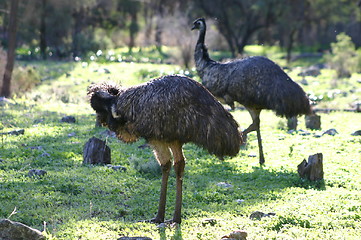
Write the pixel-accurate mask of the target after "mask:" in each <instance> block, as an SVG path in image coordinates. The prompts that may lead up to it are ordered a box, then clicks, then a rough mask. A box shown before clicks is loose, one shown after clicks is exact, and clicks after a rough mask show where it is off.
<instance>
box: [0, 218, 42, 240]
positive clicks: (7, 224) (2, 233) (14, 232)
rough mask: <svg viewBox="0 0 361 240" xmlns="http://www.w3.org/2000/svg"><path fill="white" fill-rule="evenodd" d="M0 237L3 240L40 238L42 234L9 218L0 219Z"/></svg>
mask: <svg viewBox="0 0 361 240" xmlns="http://www.w3.org/2000/svg"><path fill="white" fill-rule="evenodd" d="M0 239H4V240H24V239H26V240H42V239H45V237H44V236H43V234H42V233H41V232H40V231H39V230H37V229H34V228H31V227H29V226H26V225H25V224H22V223H19V222H13V221H11V220H9V219H1V220H0Z"/></svg>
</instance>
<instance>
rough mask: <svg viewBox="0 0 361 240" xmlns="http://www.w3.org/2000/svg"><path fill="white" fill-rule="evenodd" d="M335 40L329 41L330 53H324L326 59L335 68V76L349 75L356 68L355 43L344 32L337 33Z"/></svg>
mask: <svg viewBox="0 0 361 240" xmlns="http://www.w3.org/2000/svg"><path fill="white" fill-rule="evenodd" d="M336 40H337V42H334V43H331V48H332V53H331V54H329V55H326V60H327V62H328V63H329V64H330V66H331V68H332V69H335V70H336V74H337V78H343V77H350V76H351V73H352V72H353V71H355V70H356V68H357V56H356V54H355V50H356V49H355V44H354V43H353V42H352V40H351V37H349V36H348V35H346V34H345V33H340V34H338V35H337V36H336Z"/></svg>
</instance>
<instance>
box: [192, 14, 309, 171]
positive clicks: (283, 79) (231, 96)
mask: <svg viewBox="0 0 361 240" xmlns="http://www.w3.org/2000/svg"><path fill="white" fill-rule="evenodd" d="M194 29H198V30H199V37H198V40H197V44H196V47H195V52H194V59H195V65H196V69H197V72H198V75H199V76H200V78H201V79H202V84H203V85H204V86H205V87H206V88H207V89H208V90H209V91H210V92H211V93H213V95H214V96H216V97H217V98H220V99H223V100H224V102H225V103H226V104H228V105H229V106H230V107H231V108H232V109H234V102H235V101H236V102H238V103H240V104H242V105H243V106H244V107H245V108H246V109H247V110H248V111H249V113H250V115H251V117H252V124H251V125H250V126H249V127H248V128H246V129H245V130H244V131H243V140H244V142H246V139H247V134H248V133H249V132H252V131H257V140H258V149H259V162H260V164H261V165H262V164H264V162H265V159H264V154H263V147H262V138H261V132H260V113H261V110H262V109H271V110H273V111H275V112H276V115H278V116H281V117H282V116H284V117H287V118H291V117H295V116H298V115H302V114H310V113H311V108H310V103H309V99H308V97H307V96H306V93H305V92H304V91H303V89H302V88H301V87H300V86H299V85H298V84H297V83H295V82H294V81H292V80H291V78H290V77H289V76H288V75H287V74H286V73H285V72H284V71H283V70H282V69H281V68H280V67H279V66H278V65H277V64H276V63H274V62H273V61H271V60H269V59H268V58H265V57H261V56H254V57H248V58H244V59H237V60H234V61H230V62H227V63H219V62H216V61H214V60H212V59H211V58H210V57H209V54H208V49H207V47H206V45H205V44H204V40H205V35H206V22H205V19H204V18H199V19H197V20H195V21H194V22H193V27H192V30H194Z"/></svg>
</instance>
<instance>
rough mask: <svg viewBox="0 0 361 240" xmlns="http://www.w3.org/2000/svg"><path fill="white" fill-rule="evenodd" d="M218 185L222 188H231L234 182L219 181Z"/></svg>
mask: <svg viewBox="0 0 361 240" xmlns="http://www.w3.org/2000/svg"><path fill="white" fill-rule="evenodd" d="M217 186H218V187H222V188H231V187H233V185H232V184H229V183H226V182H219V183H217Z"/></svg>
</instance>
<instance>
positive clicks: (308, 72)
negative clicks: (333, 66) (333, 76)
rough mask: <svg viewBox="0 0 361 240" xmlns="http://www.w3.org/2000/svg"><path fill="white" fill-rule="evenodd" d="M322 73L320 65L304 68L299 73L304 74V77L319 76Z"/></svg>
mask: <svg viewBox="0 0 361 240" xmlns="http://www.w3.org/2000/svg"><path fill="white" fill-rule="evenodd" d="M320 74H321V71H320V68H319V67H318V66H310V67H308V68H306V69H304V70H302V72H300V73H299V74H298V76H302V77H306V76H312V77H317V76H318V75H320Z"/></svg>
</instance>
